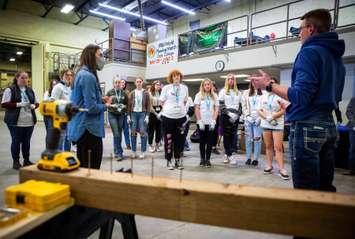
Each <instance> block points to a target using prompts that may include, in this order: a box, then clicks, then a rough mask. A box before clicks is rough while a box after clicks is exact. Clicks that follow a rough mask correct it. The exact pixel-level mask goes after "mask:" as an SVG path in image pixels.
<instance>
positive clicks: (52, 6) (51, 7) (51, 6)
mask: <svg viewBox="0 0 355 239" xmlns="http://www.w3.org/2000/svg"><path fill="white" fill-rule="evenodd" d="M43 6H44V8H45V9H46V12H45V13H44V14H43V15H42V16H41V17H43V18H45V17H46V16H47V15H48V13H49V12H50V11H51V10H52V9H53V8H54V5H50V6H49V7H48V6H46V5H43Z"/></svg>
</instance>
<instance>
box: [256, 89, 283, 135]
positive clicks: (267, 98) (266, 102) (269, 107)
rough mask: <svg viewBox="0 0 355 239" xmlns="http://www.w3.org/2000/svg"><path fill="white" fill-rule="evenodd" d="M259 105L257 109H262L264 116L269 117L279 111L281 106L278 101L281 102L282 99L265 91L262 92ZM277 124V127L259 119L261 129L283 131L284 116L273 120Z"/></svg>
mask: <svg viewBox="0 0 355 239" xmlns="http://www.w3.org/2000/svg"><path fill="white" fill-rule="evenodd" d="M260 98H261V99H260V105H259V108H260V109H263V110H264V112H265V114H266V116H271V115H272V114H273V113H276V112H278V111H280V109H281V106H280V104H279V101H283V99H282V98H281V97H280V96H278V95H275V94H273V93H269V92H267V91H263V95H262V96H261V97H260ZM275 120H276V122H277V125H275V126H274V125H271V124H270V123H269V122H268V121H266V120H265V119H263V118H261V127H262V128H267V129H278V130H283V128H284V115H282V116H281V117H279V118H277V119H275Z"/></svg>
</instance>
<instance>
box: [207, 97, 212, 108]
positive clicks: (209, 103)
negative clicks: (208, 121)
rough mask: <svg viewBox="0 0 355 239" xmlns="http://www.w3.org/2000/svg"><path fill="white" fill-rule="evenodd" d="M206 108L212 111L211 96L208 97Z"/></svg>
mask: <svg viewBox="0 0 355 239" xmlns="http://www.w3.org/2000/svg"><path fill="white" fill-rule="evenodd" d="M206 106H207V109H208V110H210V109H211V100H210V97H209V96H206Z"/></svg>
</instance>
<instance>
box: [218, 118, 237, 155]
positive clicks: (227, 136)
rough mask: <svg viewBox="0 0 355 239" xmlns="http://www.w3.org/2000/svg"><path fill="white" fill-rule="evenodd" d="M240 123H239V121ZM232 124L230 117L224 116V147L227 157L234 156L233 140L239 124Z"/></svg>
mask: <svg viewBox="0 0 355 239" xmlns="http://www.w3.org/2000/svg"><path fill="white" fill-rule="evenodd" d="M237 122H238V121H237ZM237 122H236V123H231V122H230V121H229V116H228V115H226V114H222V127H223V146H224V150H225V152H226V154H227V156H231V155H232V153H233V152H232V150H233V142H235V141H233V139H234V137H235V134H236V133H237V128H238V123H237Z"/></svg>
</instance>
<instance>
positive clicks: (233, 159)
mask: <svg viewBox="0 0 355 239" xmlns="http://www.w3.org/2000/svg"><path fill="white" fill-rule="evenodd" d="M229 164H231V165H234V166H235V165H237V164H238V163H237V159H236V157H233V158H232V160H231V161H230V163H229Z"/></svg>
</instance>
